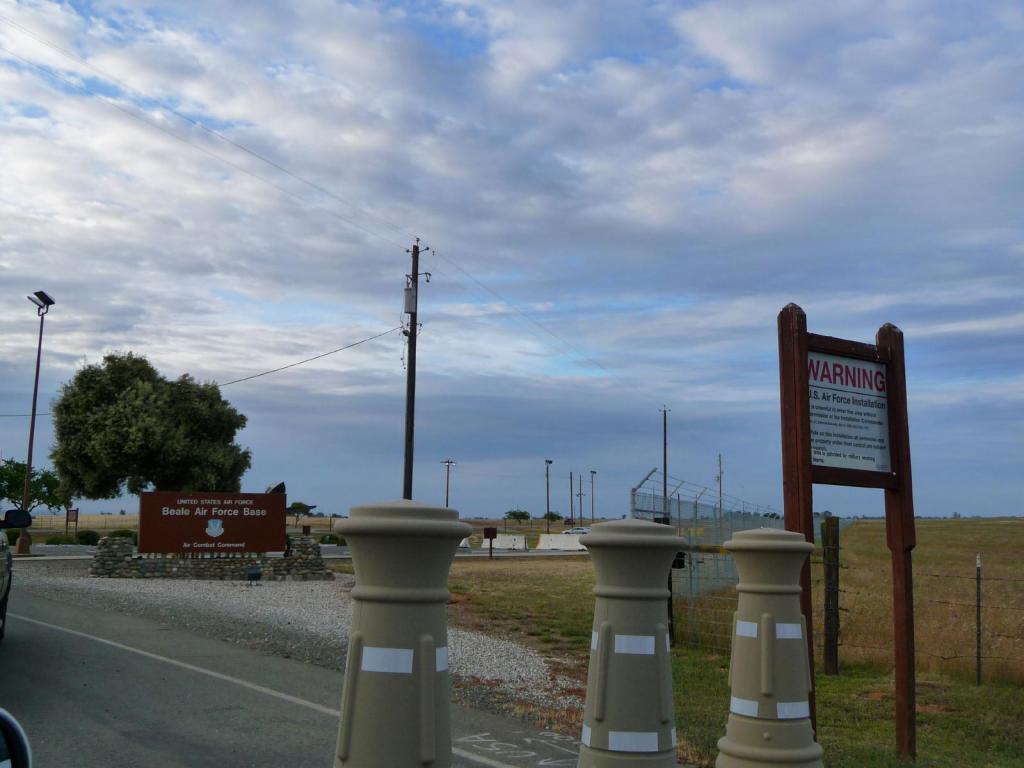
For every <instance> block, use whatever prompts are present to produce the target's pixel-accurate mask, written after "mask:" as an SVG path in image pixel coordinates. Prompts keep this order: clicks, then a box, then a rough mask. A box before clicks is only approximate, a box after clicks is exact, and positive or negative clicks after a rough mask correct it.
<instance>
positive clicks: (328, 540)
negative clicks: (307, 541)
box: [320, 533, 345, 546]
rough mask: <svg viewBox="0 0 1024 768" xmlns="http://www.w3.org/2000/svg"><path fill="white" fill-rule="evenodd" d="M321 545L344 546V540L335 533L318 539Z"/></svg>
mask: <svg viewBox="0 0 1024 768" xmlns="http://www.w3.org/2000/svg"><path fill="white" fill-rule="evenodd" d="M320 543H321V544H338V545H339V546H344V545H345V539H343V538H342V537H341V536H339V535H338V534H336V533H328V534H325V535H323V536H321V537H320Z"/></svg>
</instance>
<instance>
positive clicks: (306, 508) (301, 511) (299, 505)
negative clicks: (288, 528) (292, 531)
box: [288, 501, 316, 528]
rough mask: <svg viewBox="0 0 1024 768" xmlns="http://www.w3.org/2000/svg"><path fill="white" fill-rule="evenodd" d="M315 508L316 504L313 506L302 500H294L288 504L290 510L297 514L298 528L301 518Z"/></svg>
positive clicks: (296, 523)
mask: <svg viewBox="0 0 1024 768" xmlns="http://www.w3.org/2000/svg"><path fill="white" fill-rule="evenodd" d="M314 509H316V504H313V505H312V506H311V505H309V504H305V503H303V502H301V501H293V502H292V503H291V504H289V505H288V511H289V512H291V513H292V514H293V515H295V527H296V528H298V527H299V518H301V517H306V516H308V515H309V513H310V512H312V511H313V510H314Z"/></svg>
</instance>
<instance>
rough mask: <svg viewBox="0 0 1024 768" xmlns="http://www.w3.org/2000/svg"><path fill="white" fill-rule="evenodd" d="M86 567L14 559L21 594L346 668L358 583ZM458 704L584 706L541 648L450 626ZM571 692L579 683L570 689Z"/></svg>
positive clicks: (344, 577)
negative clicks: (208, 577)
mask: <svg viewBox="0 0 1024 768" xmlns="http://www.w3.org/2000/svg"><path fill="white" fill-rule="evenodd" d="M88 567H89V561H86V560H59V561H43V560H35V561H25V560H19V561H16V562H15V581H14V584H15V589H16V590H19V591H21V590H23V591H26V592H31V593H33V594H35V595H38V596H41V597H47V598H50V599H54V600H61V601H69V602H74V603H76V604H78V605H83V604H85V605H95V606H96V607H97V608H102V609H103V610H105V611H112V612H115V613H116V612H121V613H127V614H134V615H141V616H146V617H148V618H154V619H157V620H159V621H162V622H166V623H168V624H173V625H174V626H177V627H184V628H187V629H188V630H190V631H193V632H196V633H198V634H202V635H205V636H208V637H214V638H217V639H220V640H226V641H229V642H232V643H235V644H238V645H242V646H245V647H248V648H252V649H256V650H259V651H261V652H264V653H271V654H275V655H278V656H283V657H287V658H295V659H298V660H300V661H303V662H306V663H310V664H315V665H318V666H321V667H327V668H330V669H339V670H340V669H343V668H344V666H345V653H346V648H347V646H348V636H349V629H350V627H351V623H352V600H351V596H350V592H351V589H352V586H353V584H354V579H353V577H352V576H348V575H345V574H336V578H335V580H334V581H328V582H313V581H311V582H265V583H261V584H259V585H254V586H249V585H248V584H246V583H242V582H232V581H191V580H184V579H182V580H169V579H99V578H93V577H90V576H88ZM448 647H449V658H450V665H451V667H450V668H451V674H452V679H453V691H454V694H455V698H456V699H457V700H459V701H461V702H462V703H465V704H469V705H471V706H477V707H480V708H484V709H489V710H492V711H501V712H505V713H507V712H510V711H514V712H523V711H527V710H531V709H533V710H535V709H537V708H541V709H543V710H561V709H563V708H566V707H581V706H582V702H581V701H580V700H579V699H578V697H576V696H574V695H572V694H569V695H567V694H566V689H567V688H569V687H570V686H567V685H566V681H564V680H562V679H560V678H559V676H558V674H557V672H556V671H554V669H553V668H552V666H551V665H549V664H548V663H547V662H546V661H545V659H544V658H543V657H542V656H541V655H540V654H539V653H538V652H537V651H535V650H533V649H531V648H527V647H525V646H523V645H520V644H518V643H515V642H511V641H509V640H505V639H502V638H497V637H489V636H487V635H485V634H482V633H480V632H476V631H471V630H465V629H459V628H455V627H450V628H449V631H448ZM571 687H575V686H571Z"/></svg>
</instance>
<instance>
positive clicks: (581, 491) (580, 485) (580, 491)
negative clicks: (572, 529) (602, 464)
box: [576, 473, 587, 524]
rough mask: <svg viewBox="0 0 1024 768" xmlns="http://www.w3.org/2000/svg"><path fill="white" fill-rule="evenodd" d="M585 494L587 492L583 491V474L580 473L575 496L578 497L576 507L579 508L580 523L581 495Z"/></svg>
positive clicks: (581, 511) (581, 518) (581, 510)
mask: <svg viewBox="0 0 1024 768" xmlns="http://www.w3.org/2000/svg"><path fill="white" fill-rule="evenodd" d="M586 495H587V494H585V493H584V492H583V474H582V473H580V482H579V487H578V488H577V489H576V498H578V499H579V500H580V503H579V506H578V508H579V510H580V523H581V524H582V523H583V497H584V496H586Z"/></svg>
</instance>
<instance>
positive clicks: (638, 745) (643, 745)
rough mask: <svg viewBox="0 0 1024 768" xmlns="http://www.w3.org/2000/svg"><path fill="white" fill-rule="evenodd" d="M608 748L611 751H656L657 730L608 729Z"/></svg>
mask: <svg viewBox="0 0 1024 768" xmlns="http://www.w3.org/2000/svg"><path fill="white" fill-rule="evenodd" d="M608 749H609V750H610V751H612V752H657V751H658V732H657V731H608Z"/></svg>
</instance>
